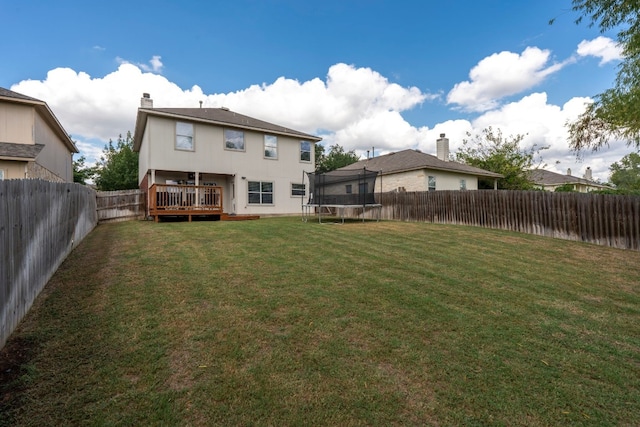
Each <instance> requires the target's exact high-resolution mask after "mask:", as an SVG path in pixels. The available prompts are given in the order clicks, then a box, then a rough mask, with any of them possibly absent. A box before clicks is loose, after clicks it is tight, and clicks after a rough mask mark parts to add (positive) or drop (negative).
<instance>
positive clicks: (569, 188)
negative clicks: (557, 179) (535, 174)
mask: <svg viewBox="0 0 640 427" xmlns="http://www.w3.org/2000/svg"><path fill="white" fill-rule="evenodd" d="M553 191H554V192H556V193H574V192H576V186H575V185H573V184H562V185H559V186H557V187H556V189H555V190H553Z"/></svg>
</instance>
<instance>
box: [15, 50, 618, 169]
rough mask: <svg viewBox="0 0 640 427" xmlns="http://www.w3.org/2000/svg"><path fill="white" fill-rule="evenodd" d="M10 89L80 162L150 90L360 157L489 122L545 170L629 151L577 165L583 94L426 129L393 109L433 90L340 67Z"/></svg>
mask: <svg viewBox="0 0 640 427" xmlns="http://www.w3.org/2000/svg"><path fill="white" fill-rule="evenodd" d="M545 55H546V54H545ZM545 55H542V56H543V57H546V56H545ZM523 56H526V55H524V54H523ZM534 56H535V55H534ZM520 58H522V57H520ZM516 62H518V61H516ZM532 62H533V61H532ZM537 63H538V64H542V65H541V66H538V67H530V68H529V69H530V70H533V69H537V70H549V69H550V67H547V68H544V64H545V63H546V62H545V61H543V60H542V59H539V60H538V62H537ZM540 72H543V71H540ZM547 72H550V71H547ZM481 74H482V73H481ZM480 80H482V79H480ZM480 80H478V81H480ZM523 87H524V86H523ZM11 90H14V91H16V92H19V93H23V94H25V95H29V96H33V97H35V98H38V99H42V100H44V101H46V102H47V103H48V104H49V106H50V107H51V109H52V110H53V112H54V113H55V114H56V116H57V117H58V119H59V120H60V122H61V124H62V125H63V126H64V127H65V130H66V131H67V132H69V133H70V134H71V136H72V138H73V139H74V140H75V141H78V148H79V149H80V150H81V154H83V155H85V156H86V157H87V162H88V163H93V162H95V160H96V159H97V158H99V156H100V154H101V152H102V149H103V147H104V144H105V143H106V142H107V141H108V140H109V139H113V140H114V141H115V140H116V139H117V138H118V135H119V134H124V133H126V132H127V131H133V129H134V124H135V119H136V112H137V109H138V107H139V105H140V97H141V96H142V93H144V92H147V93H150V94H151V97H152V99H153V101H154V106H156V107H197V106H198V105H199V101H203V106H205V107H220V106H226V107H229V108H231V109H232V110H234V111H238V112H240V113H242V114H247V115H249V116H252V117H256V118H259V119H262V120H266V121H269V122H273V123H278V124H281V125H283V126H287V127H290V128H292V129H297V130H300V131H304V132H309V133H312V134H317V135H319V136H322V137H323V138H324V141H323V143H324V144H325V146H328V145H331V144H336V143H337V144H340V145H341V146H343V147H344V148H345V150H356V152H357V153H358V154H361V155H366V150H371V149H372V147H375V151H376V154H381V153H385V152H390V151H397V150H402V149H407V148H418V149H420V150H422V151H423V152H425V153H429V154H435V141H436V139H437V138H438V136H439V134H440V133H445V134H446V135H447V137H448V138H449V139H450V148H451V151H452V152H454V151H455V150H457V149H458V148H459V147H460V144H461V143H462V140H463V139H464V138H465V137H466V132H471V133H472V134H475V133H478V132H480V131H481V130H482V129H483V128H485V127H486V126H489V125H491V126H494V127H500V128H501V130H502V131H503V134H504V135H505V136H508V135H510V134H522V133H528V136H527V139H526V140H525V142H526V143H527V144H533V143H537V144H539V145H540V146H546V145H549V146H550V147H551V148H550V149H549V150H546V151H545V152H543V155H544V158H545V161H546V162H547V163H548V164H549V168H550V169H552V170H556V171H559V172H563V171H566V168H568V167H571V168H572V169H573V170H574V172H575V174H577V173H579V172H580V171H581V170H584V168H585V167H586V166H591V168H592V169H593V172H594V176H597V177H599V178H601V179H603V180H606V179H607V177H608V166H609V165H610V164H611V163H613V162H615V161H618V160H619V159H620V158H622V156H624V154H626V152H625V151H627V150H628V149H627V148H626V146H624V144H616V147H618V149H617V150H607V151H606V152H600V153H596V154H593V155H590V154H589V153H587V156H586V158H585V160H584V162H583V163H581V164H580V163H576V160H575V156H574V155H573V154H572V153H571V152H570V151H569V149H568V145H567V142H566V139H567V135H566V129H565V127H564V124H565V122H566V121H567V120H569V119H571V118H574V117H577V115H578V114H579V113H580V112H581V111H582V110H583V108H584V103H585V102H589V101H590V100H589V99H587V98H574V99H572V100H570V101H568V102H566V103H565V104H564V105H562V106H557V105H552V104H549V103H548V100H547V97H546V94H545V93H534V94H530V95H527V96H524V97H523V98H522V99H520V100H519V101H515V102H512V103H509V104H506V105H504V106H502V107H500V108H494V109H492V110H490V111H486V112H485V113H483V114H481V115H480V116H478V117H476V118H475V119H473V120H472V121H469V120H448V121H445V122H442V123H437V124H435V125H434V126H433V127H432V128H429V127H416V126H413V125H412V124H410V123H409V122H407V121H406V120H405V119H404V118H403V117H402V115H401V113H402V112H403V111H408V110H411V109H414V108H416V107H417V106H419V105H421V103H423V102H424V101H425V100H429V99H433V98H434V96H437V95H432V94H428V93H423V92H422V91H420V90H419V89H418V88H415V87H405V86H400V85H398V84H396V83H392V82H389V81H388V79H387V78H385V77H384V76H382V75H380V74H379V73H378V72H376V71H374V70H371V69H369V68H357V67H354V66H353V65H346V64H335V65H333V66H332V67H330V68H329V70H328V73H327V76H326V79H324V80H323V79H321V78H314V79H311V80H308V81H304V82H299V81H297V80H293V79H289V78H286V77H280V78H278V79H277V80H275V81H274V82H272V83H270V84H266V83H265V84H262V85H253V86H250V87H248V88H246V89H243V90H239V91H236V92H230V93H218V94H204V93H203V91H202V89H201V88H200V87H199V86H193V87H192V88H190V89H182V88H180V87H179V86H178V85H176V84H175V83H173V82H171V81H169V80H168V79H167V78H165V77H164V76H161V75H158V74H154V73H151V72H144V71H143V70H142V69H141V68H140V67H138V66H136V65H133V64H129V63H123V64H121V65H119V67H118V68H117V70H115V71H114V72H112V73H110V74H107V75H106V76H104V77H99V78H97V77H91V76H89V75H88V74H86V73H84V72H76V71H74V70H72V69H69V68H57V69H54V70H51V71H49V72H48V74H47V77H46V79H44V80H42V81H37V80H25V81H22V82H20V83H18V84H16V85H14V86H12V87H11ZM494 93H499V92H494ZM625 149H626V150H625ZM556 161H557V162H559V163H557V164H556Z"/></svg>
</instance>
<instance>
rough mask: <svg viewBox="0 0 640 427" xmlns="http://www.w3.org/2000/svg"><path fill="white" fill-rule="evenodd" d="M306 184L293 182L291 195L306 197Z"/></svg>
mask: <svg viewBox="0 0 640 427" xmlns="http://www.w3.org/2000/svg"><path fill="white" fill-rule="evenodd" d="M305 190H306V187H305V184H293V183H292V184H291V197H304V195H305V194H306V191H305Z"/></svg>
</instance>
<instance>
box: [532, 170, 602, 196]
mask: <svg viewBox="0 0 640 427" xmlns="http://www.w3.org/2000/svg"><path fill="white" fill-rule="evenodd" d="M529 179H531V181H533V183H534V184H535V186H536V187H537V188H539V189H541V190H545V191H555V190H556V188H558V187H572V188H573V190H574V191H577V192H579V193H588V192H590V191H596V190H610V189H612V187H611V186H608V185H604V184H600V183H599V182H596V181H594V180H593V175H592V172H591V168H590V167H587V169H586V170H585V173H584V177H583V178H579V177H577V176H573V175H571V169H567V173H566V174H561V173H556V172H551V171H548V170H545V169H534V170H532V171H529Z"/></svg>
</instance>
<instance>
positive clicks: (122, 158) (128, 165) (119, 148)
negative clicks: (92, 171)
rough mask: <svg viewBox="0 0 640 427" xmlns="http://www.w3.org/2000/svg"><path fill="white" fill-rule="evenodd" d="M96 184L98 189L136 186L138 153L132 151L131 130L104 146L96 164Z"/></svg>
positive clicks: (108, 189) (122, 188) (119, 188)
mask: <svg viewBox="0 0 640 427" xmlns="http://www.w3.org/2000/svg"><path fill="white" fill-rule="evenodd" d="M95 182H96V186H97V187H98V189H99V190H103V191H112V190H128V189H134V188H138V153H136V152H134V151H133V137H132V136H131V132H127V136H126V137H125V138H122V135H120V136H119V137H118V141H117V142H116V144H115V146H114V144H113V141H111V140H109V144H107V145H106V146H105V147H104V150H103V152H102V156H101V157H100V161H99V162H98V164H97V165H96V179H95Z"/></svg>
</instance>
